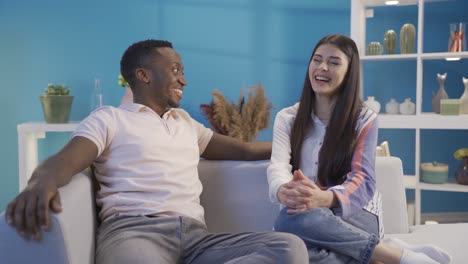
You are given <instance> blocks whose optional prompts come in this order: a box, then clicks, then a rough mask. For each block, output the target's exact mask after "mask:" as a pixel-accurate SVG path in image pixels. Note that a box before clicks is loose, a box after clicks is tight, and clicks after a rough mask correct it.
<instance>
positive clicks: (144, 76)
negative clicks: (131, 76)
mask: <svg viewBox="0 0 468 264" xmlns="http://www.w3.org/2000/svg"><path fill="white" fill-rule="evenodd" d="M148 74H149V72H147V71H146V70H145V69H143V68H137V69H136V70H135V77H136V78H137V80H139V81H141V82H144V83H149V80H150V78H149V76H148Z"/></svg>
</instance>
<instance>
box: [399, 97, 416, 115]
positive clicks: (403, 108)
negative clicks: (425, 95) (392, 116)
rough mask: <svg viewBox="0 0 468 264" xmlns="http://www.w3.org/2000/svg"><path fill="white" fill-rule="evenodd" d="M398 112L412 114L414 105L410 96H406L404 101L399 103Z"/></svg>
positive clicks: (414, 110) (414, 108)
mask: <svg viewBox="0 0 468 264" xmlns="http://www.w3.org/2000/svg"><path fill="white" fill-rule="evenodd" d="M400 113H401V114H402V115H414V113H416V105H415V104H414V103H413V102H411V98H406V99H405V101H404V102H403V103H401V104H400Z"/></svg>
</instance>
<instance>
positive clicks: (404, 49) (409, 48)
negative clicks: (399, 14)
mask: <svg viewBox="0 0 468 264" xmlns="http://www.w3.org/2000/svg"><path fill="white" fill-rule="evenodd" d="M415 41H416V29H415V28H414V26H413V24H404V25H403V26H402V27H401V30H400V52H401V54H409V53H414V44H415Z"/></svg>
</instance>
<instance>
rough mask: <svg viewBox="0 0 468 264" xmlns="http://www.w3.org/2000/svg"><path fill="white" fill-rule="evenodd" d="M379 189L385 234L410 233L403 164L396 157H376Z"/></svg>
mask: <svg viewBox="0 0 468 264" xmlns="http://www.w3.org/2000/svg"><path fill="white" fill-rule="evenodd" d="M375 173H376V177H377V189H378V190H379V192H380V193H381V194H382V204H383V205H382V206H383V222H384V227H385V234H396V233H408V229H409V227H408V211H407V209H406V192H405V186H404V183H403V177H404V175H403V165H402V163H401V160H400V159H399V158H396V157H376V161H375Z"/></svg>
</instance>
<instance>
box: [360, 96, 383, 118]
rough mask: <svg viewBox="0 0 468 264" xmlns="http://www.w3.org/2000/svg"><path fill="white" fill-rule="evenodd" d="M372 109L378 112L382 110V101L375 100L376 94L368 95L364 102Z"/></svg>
mask: <svg viewBox="0 0 468 264" xmlns="http://www.w3.org/2000/svg"><path fill="white" fill-rule="evenodd" d="M364 104H366V105H367V107H369V108H370V109H371V110H372V111H374V112H376V113H377V114H378V113H379V112H380V103H379V102H378V101H377V100H375V97H374V96H368V97H367V100H366V101H365V102H364Z"/></svg>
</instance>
